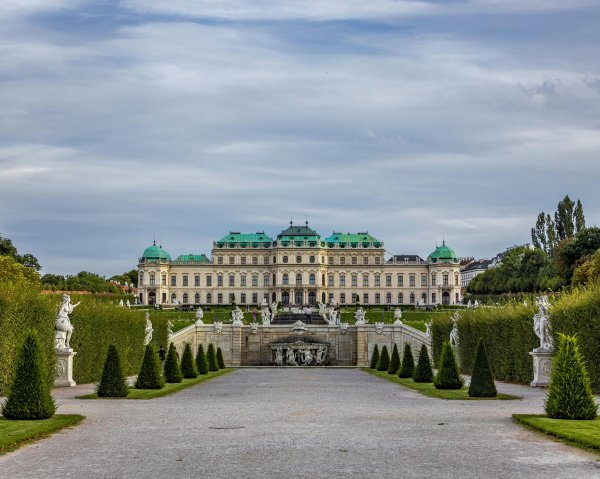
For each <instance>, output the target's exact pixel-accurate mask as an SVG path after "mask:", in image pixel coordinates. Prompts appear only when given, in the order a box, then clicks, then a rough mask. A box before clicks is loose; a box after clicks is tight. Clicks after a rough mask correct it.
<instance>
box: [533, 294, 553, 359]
mask: <svg viewBox="0 0 600 479" xmlns="http://www.w3.org/2000/svg"><path fill="white" fill-rule="evenodd" d="M535 303H536V305H537V307H538V312H537V313H536V314H535V316H534V317H533V330H534V332H535V335H536V336H537V337H538V338H539V339H540V347H539V348H536V349H535V351H553V350H554V339H553V337H552V330H551V329H550V321H549V320H548V316H549V310H550V303H549V302H548V296H541V297H539V298H537V299H536V301H535Z"/></svg>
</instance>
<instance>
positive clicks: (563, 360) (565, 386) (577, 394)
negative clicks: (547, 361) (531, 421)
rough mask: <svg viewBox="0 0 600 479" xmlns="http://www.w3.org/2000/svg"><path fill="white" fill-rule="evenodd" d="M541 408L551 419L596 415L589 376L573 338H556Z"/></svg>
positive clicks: (596, 410)
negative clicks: (546, 391) (543, 407)
mask: <svg viewBox="0 0 600 479" xmlns="http://www.w3.org/2000/svg"><path fill="white" fill-rule="evenodd" d="M545 409H546V414H547V415H548V416H549V417H551V418H555V419H594V418H595V417H596V415H597V413H598V405H597V404H596V402H595V401H594V395H593V393H592V388H591V386H590V377H589V375H588V372H587V370H586V368H585V363H584V360H583V356H582V355H581V353H580V352H579V346H578V345H577V338H576V337H574V336H567V335H564V334H560V335H559V341H558V351H557V353H556V355H555V356H554V359H553V361H552V373H551V376H550V386H549V387H548V396H547V397H546V404H545Z"/></svg>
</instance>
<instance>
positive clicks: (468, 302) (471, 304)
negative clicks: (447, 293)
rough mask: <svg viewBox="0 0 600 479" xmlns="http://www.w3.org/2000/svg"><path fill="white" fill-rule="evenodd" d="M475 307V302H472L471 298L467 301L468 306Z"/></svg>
mask: <svg viewBox="0 0 600 479" xmlns="http://www.w3.org/2000/svg"><path fill="white" fill-rule="evenodd" d="M472 307H473V303H472V302H471V300H469V301H467V308H472Z"/></svg>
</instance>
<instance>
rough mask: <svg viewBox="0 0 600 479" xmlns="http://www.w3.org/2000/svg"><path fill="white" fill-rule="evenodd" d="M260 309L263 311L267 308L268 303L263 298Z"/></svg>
mask: <svg viewBox="0 0 600 479" xmlns="http://www.w3.org/2000/svg"><path fill="white" fill-rule="evenodd" d="M260 307H261V308H263V309H265V308H268V307H269V303H268V302H267V300H266V299H265V298H263V300H262V301H261V302H260Z"/></svg>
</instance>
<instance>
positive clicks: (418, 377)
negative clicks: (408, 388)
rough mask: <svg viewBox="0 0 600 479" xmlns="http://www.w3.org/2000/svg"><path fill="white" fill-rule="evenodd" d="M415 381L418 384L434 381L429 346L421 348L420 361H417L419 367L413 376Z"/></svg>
mask: <svg viewBox="0 0 600 479" xmlns="http://www.w3.org/2000/svg"><path fill="white" fill-rule="evenodd" d="M413 380H414V381H415V382H416V383H430V382H431V381H433V371H432V370H431V361H430V360H429V353H428V352H427V346H425V345H424V344H423V345H422V346H421V352H420V353H419V360H418V361H417V367H416V368H415V372H414V374H413Z"/></svg>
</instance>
